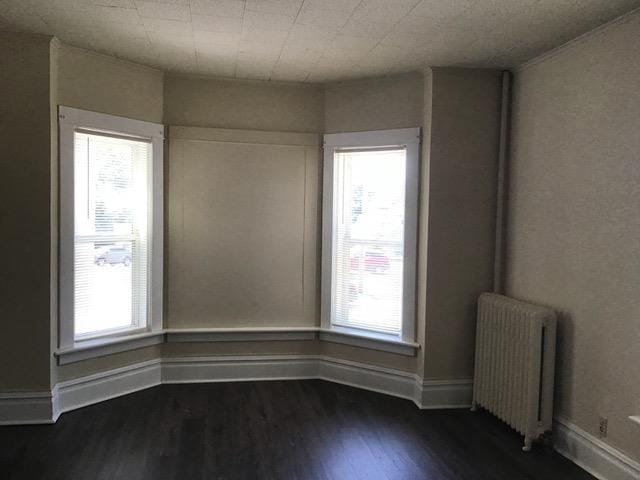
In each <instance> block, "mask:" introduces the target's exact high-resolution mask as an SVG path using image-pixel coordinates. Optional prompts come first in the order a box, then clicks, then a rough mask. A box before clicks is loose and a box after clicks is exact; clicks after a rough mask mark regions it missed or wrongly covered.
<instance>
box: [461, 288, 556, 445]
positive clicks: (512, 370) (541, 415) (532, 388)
mask: <svg viewBox="0 0 640 480" xmlns="http://www.w3.org/2000/svg"><path fill="white" fill-rule="evenodd" d="M555 345H556V314H555V312H554V311H553V310H551V309H549V308H545V307H540V306H537V305H533V304H530V303H525V302H521V301H518V300H514V299H512V298H508V297H505V296H502V295H496V294H493V293H483V294H481V295H480V297H479V299H478V323H477V330H476V354H475V372H474V381H473V407H472V410H475V409H476V407H477V406H479V407H482V408H484V409H486V410H488V411H490V412H491V413H493V414H494V415H495V416H497V417H498V418H500V419H501V420H503V421H504V422H505V423H507V424H508V425H510V426H511V427H512V428H514V429H515V430H517V431H518V432H520V433H521V434H522V435H524V447H523V448H522V449H523V450H524V451H529V450H530V449H531V444H532V442H533V441H535V440H537V439H539V438H540V437H541V436H542V435H543V434H544V433H545V432H547V431H549V430H551V422H552V417H553V414H552V411H553V377H554V365H555Z"/></svg>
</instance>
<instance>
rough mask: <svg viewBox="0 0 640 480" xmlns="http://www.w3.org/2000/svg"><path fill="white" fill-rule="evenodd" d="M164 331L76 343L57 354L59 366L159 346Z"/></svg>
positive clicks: (162, 340)
mask: <svg viewBox="0 0 640 480" xmlns="http://www.w3.org/2000/svg"><path fill="white" fill-rule="evenodd" d="M164 336H165V334H164V331H163V330H160V331H157V332H144V333H137V334H134V335H126V336H120V337H103V338H95V339H92V340H84V341H82V342H76V343H75V344H74V346H73V347H71V348H66V349H64V350H58V351H56V352H55V356H56V358H57V359H58V365H67V364H69V363H75V362H80V361H82V360H87V359H89V358H96V357H103V356H105V355H111V354H113V353H119V352H126V351H128V350H135V349H138V348H144V347H149V346H151V345H158V344H160V343H163V342H164Z"/></svg>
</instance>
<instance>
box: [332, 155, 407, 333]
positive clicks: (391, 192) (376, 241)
mask: <svg viewBox="0 0 640 480" xmlns="http://www.w3.org/2000/svg"><path fill="white" fill-rule="evenodd" d="M334 162H335V163H334V228H333V237H334V238H333V242H332V243H333V250H332V256H333V258H332V261H333V268H332V271H333V279H332V280H333V281H332V284H333V288H332V296H333V298H332V303H333V308H332V310H333V315H332V323H333V324H334V325H338V326H344V327H351V328H360V329H365V330H371V331H376V332H381V333H387V334H394V335H398V334H400V331H401V329H402V298H403V294H402V288H403V285H402V278H403V264H404V238H403V237H404V218H405V168H406V149H405V148H387V149H385V148H382V149H368V150H366V149H362V150H336V151H335V157H334Z"/></svg>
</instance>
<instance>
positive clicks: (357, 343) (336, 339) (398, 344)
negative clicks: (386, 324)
mask: <svg viewBox="0 0 640 480" xmlns="http://www.w3.org/2000/svg"><path fill="white" fill-rule="evenodd" d="M319 337H320V340H323V341H325V342H332V343H342V344H345V345H351V346H354V347H361V348H368V349H370V350H378V351H382V352H389V353H395V354H398V355H406V356H408V357H413V356H415V355H416V353H417V352H418V350H419V349H420V344H418V343H414V342H405V341H403V340H400V339H399V338H398V337H395V336H392V335H385V334H380V333H373V332H364V331H359V330H351V329H348V328H342V327H334V328H331V329H326V328H322V329H320V331H319Z"/></svg>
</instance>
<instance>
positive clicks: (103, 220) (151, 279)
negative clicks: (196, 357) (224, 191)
mask: <svg viewBox="0 0 640 480" xmlns="http://www.w3.org/2000/svg"><path fill="white" fill-rule="evenodd" d="M59 132H60V329H59V344H60V345H59V348H60V350H69V349H73V348H77V347H82V346H83V345H85V344H94V345H95V344H96V342H98V343H99V342H100V341H101V340H102V339H105V340H106V339H111V338H113V337H118V336H131V335H140V334H144V333H148V332H155V331H160V330H161V329H162V249H163V246H162V241H163V240H162V183H163V180H162V164H163V162H162V159H163V134H164V127H163V126H162V125H158V124H154V123H149V122H142V121H137V120H131V119H126V118H122V117H116V116H112V115H105V114H99V113H94V112H88V111H83V110H78V109H73V108H68V107H60V108H59Z"/></svg>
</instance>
